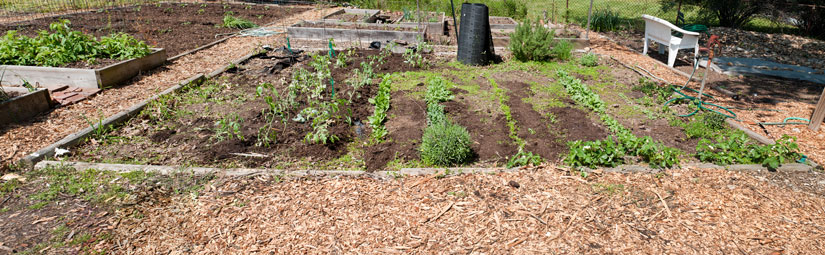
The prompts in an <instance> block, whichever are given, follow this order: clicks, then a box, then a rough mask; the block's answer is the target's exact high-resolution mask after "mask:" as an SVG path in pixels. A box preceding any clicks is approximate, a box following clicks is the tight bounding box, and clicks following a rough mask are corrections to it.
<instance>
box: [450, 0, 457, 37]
mask: <svg viewBox="0 0 825 255" xmlns="http://www.w3.org/2000/svg"><path fill="white" fill-rule="evenodd" d="M450 9H451V10H452V11H453V30H455V44H456V45H458V21H456V19H455V4H454V3H453V0H450Z"/></svg>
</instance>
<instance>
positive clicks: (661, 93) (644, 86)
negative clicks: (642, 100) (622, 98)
mask: <svg viewBox="0 0 825 255" xmlns="http://www.w3.org/2000/svg"><path fill="white" fill-rule="evenodd" d="M633 91H639V92H642V93H644V94H645V95H646V96H648V97H650V98H653V99H655V100H656V102H659V103H664V102H665V101H667V100H668V99H669V98H670V96H671V95H673V85H667V86H661V85H659V84H657V83H656V82H654V81H651V80H648V79H645V78H639V84H638V85H636V86H634V87H633Z"/></svg>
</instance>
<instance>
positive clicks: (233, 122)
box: [213, 115, 244, 141]
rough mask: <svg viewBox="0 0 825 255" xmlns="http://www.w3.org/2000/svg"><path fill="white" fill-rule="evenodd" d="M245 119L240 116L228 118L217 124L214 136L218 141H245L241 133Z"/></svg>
mask: <svg viewBox="0 0 825 255" xmlns="http://www.w3.org/2000/svg"><path fill="white" fill-rule="evenodd" d="M242 124H243V118H241V117H240V116H238V115H232V116H227V117H225V118H222V119H220V120H218V121H216V122H215V126H217V128H215V135H214V136H213V137H214V138H215V139H218V141H223V140H224V139H227V138H230V139H231V138H233V137H236V138H238V139H241V140H243V139H244V137H243V133H242V132H241V125H242Z"/></svg>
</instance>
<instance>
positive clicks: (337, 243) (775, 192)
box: [96, 166, 825, 254]
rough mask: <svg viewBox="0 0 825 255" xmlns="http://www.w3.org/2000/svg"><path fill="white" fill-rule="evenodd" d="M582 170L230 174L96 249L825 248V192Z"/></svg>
mask: <svg viewBox="0 0 825 255" xmlns="http://www.w3.org/2000/svg"><path fill="white" fill-rule="evenodd" d="M571 173H572V172H569V170H567V169H560V168H556V167H551V166H543V167H538V168H536V169H532V170H522V171H519V172H516V173H505V174H495V175H490V174H475V175H460V176H454V177H446V178H439V177H436V176H426V177H409V178H400V179H397V180H385V181H381V180H374V179H356V178H321V179H298V180H286V181H284V180H281V179H277V178H273V177H271V176H257V177H253V178H241V179H237V178H236V179H231V180H219V181H216V182H215V183H213V184H212V185H207V187H206V190H204V192H203V193H201V195H200V196H197V197H191V196H178V197H173V198H172V199H171V200H169V201H168V202H160V203H158V202H157V201H155V202H154V204H148V203H147V204H145V205H141V206H138V208H140V209H138V212H139V214H140V215H143V217H142V218H135V217H128V216H125V217H120V220H117V221H118V222H117V223H113V224H112V225H114V226H116V228H114V229H113V234H112V237H111V238H109V239H107V240H105V241H103V242H102V243H100V244H98V246H97V247H96V248H98V249H105V250H109V251H111V252H113V253H117V254H148V253H152V254H295V253H301V254H390V253H392V254H396V253H404V254H433V253H439V254H440V253H444V254H456V253H461V254H557V253H566V254H569V253H572V254H581V253H588V254H608V253H609V254H711V253H722V254H733V253H737V254H738V253H742V254H814V253H819V252H820V251H821V250H822V249H823V248H825V241H823V240H825V218H823V217H822V215H823V214H824V213H825V198H823V197H821V196H816V195H814V194H811V193H807V192H804V191H793V190H790V189H788V188H784V187H782V186H779V185H776V184H774V183H773V182H772V181H770V180H768V179H766V178H762V177H755V176H753V175H751V174H748V173H738V172H729V171H724V170H702V169H682V170H674V171H669V172H667V173H666V174H658V175H654V174H617V173H611V174H600V173H594V174H590V175H589V176H588V177H587V178H584V179H583V178H581V176H579V175H578V174H573V175H571ZM818 176H819V177H818V178H819V180H820V181H821V180H822V176H821V174H819V175H818ZM819 185H825V182H821V184H819ZM121 213H123V214H124V215H134V214H135V213H136V212H134V211H123V212H121Z"/></svg>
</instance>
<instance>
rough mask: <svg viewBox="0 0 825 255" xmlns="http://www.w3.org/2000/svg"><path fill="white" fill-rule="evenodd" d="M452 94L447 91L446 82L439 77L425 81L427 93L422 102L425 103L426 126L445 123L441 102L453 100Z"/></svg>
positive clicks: (445, 117)
mask: <svg viewBox="0 0 825 255" xmlns="http://www.w3.org/2000/svg"><path fill="white" fill-rule="evenodd" d="M453 98H454V96H453V94H452V92H450V91H449V90H447V86H446V81H444V79H442V78H441V77H434V78H430V79H428V81H427V92H426V94H425V95H424V100H425V101H426V102H427V124H428V125H433V124H437V123H442V122H445V121H447V115H446V113H444V106H442V105H440V103H441V102H447V101H450V100H453Z"/></svg>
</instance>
